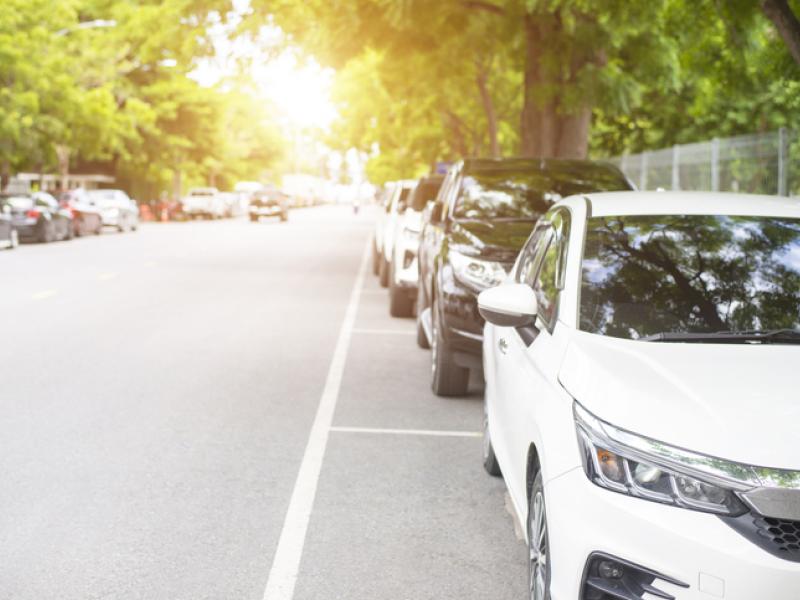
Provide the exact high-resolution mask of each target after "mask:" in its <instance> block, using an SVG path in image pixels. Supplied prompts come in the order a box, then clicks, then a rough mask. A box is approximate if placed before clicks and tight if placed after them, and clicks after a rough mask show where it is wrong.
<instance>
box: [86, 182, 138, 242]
mask: <svg viewBox="0 0 800 600" xmlns="http://www.w3.org/2000/svg"><path fill="white" fill-rule="evenodd" d="M87 198H88V200H89V202H90V203H91V204H92V205H93V206H96V207H97V208H98V209H99V210H100V217H101V218H102V220H103V226H105V227H115V228H116V229H118V230H119V231H123V232H124V231H136V230H137V229H138V228H139V206H138V205H137V204H136V202H135V201H134V200H131V198H130V196H128V194H126V193H125V192H123V191H122V190H105V189H104V190H89V191H88V192H87Z"/></svg>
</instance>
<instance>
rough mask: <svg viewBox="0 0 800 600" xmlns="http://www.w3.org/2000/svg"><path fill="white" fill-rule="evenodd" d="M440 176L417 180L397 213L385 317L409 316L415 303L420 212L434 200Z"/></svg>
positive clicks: (442, 178)
mask: <svg viewBox="0 0 800 600" xmlns="http://www.w3.org/2000/svg"><path fill="white" fill-rule="evenodd" d="M443 180H444V177H443V176H441V175H431V176H429V177H424V178H423V179H420V180H419V183H417V185H416V186H414V189H413V190H412V191H411V193H410V194H409V196H408V202H407V205H406V209H405V210H404V211H403V212H402V213H398V215H397V218H396V224H395V232H394V235H393V236H392V240H393V242H394V247H393V248H392V249H390V251H389V252H390V255H391V257H392V258H391V260H390V261H389V314H390V315H392V316H393V317H411V316H413V314H414V304H415V303H416V301H417V283H418V281H419V269H418V267H417V251H418V250H419V235H420V231H421V229H422V211H423V210H424V208H425V207H426V206H427V204H428V202H431V201H433V200H434V199H435V198H436V194H437V193H438V192H439V188H441V187H442V181H443Z"/></svg>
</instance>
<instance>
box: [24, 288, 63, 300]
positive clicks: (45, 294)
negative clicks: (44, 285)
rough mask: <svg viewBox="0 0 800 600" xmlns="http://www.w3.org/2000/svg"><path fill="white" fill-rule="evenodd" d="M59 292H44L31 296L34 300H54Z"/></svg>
mask: <svg viewBox="0 0 800 600" xmlns="http://www.w3.org/2000/svg"><path fill="white" fill-rule="evenodd" d="M57 293H58V292H56V291H55V290H42V291H41V292H36V293H35V294H33V295H32V296H31V298H33V299H34V300H44V299H45V298H52V297H53V296H55V295H56V294H57Z"/></svg>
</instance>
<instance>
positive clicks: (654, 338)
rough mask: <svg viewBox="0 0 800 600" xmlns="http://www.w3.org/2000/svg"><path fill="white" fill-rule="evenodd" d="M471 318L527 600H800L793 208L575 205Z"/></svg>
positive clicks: (695, 200)
mask: <svg viewBox="0 0 800 600" xmlns="http://www.w3.org/2000/svg"><path fill="white" fill-rule="evenodd" d="M479 310H480V312H481V314H482V315H483V316H484V318H485V319H486V320H487V325H486V327H485V332H484V333H485V335H484V359H483V360H484V370H485V376H486V401H485V407H486V409H485V410H486V417H487V418H486V427H485V439H484V466H485V467H486V469H487V470H488V471H489V472H490V473H492V474H495V475H497V474H500V473H502V476H503V477H504V479H505V482H506V485H507V487H508V490H509V494H510V496H511V499H512V501H513V505H514V507H515V509H516V512H517V515H518V516H519V518H520V521H521V522H523V523H527V527H526V537H527V540H528V546H529V551H530V552H529V556H530V566H531V568H530V574H531V578H530V590H531V591H530V598H532V599H536V600H540V599H553V600H556V599H557V600H567V599H569V600H578V599H580V600H610V599H622V600H636V599H638V598H647V599H655V598H665V599H668V598H677V599H679V600H701V599H703V600H711V599H713V598H723V599H725V600H756V599H759V600H761V599H763V600H797V598H798V597H800V443H798V442H799V441H800V435H799V434H798V430H799V426H800V401H798V398H797V395H798V383H797V382H798V379H797V374H796V373H795V370H794V369H795V368H796V366H793V365H797V364H800V345H798V344H800V203H798V202H797V201H795V200H790V199H788V198H781V197H771V196H747V195H734V194H700V193H657V192H653V193H640V192H622V193H607V194H591V195H588V196H585V197H583V196H581V197H576V196H573V197H570V198H567V199H564V200H562V201H560V202H559V203H558V204H556V205H555V206H554V207H553V208H552V209H551V210H550V211H549V212H548V213H547V215H546V216H545V217H544V218H543V219H542V220H541V221H540V222H539V223H538V224H537V226H536V227H535V229H534V232H533V234H532V235H531V237H530V239H529V240H528V242H527V243H526V245H525V247H524V248H523V250H522V252H521V253H520V255H519V258H518V259H517V263H516V265H515V267H514V269H513V271H512V272H511V274H510V275H509V276H508V279H507V280H506V282H505V283H503V284H502V285H500V286H498V287H495V288H491V289H489V290H486V291H484V292H482V293H481V295H480V296H479Z"/></svg>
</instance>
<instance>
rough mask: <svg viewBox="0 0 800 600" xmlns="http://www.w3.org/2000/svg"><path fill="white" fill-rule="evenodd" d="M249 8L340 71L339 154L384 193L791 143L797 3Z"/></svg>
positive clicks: (389, 1) (317, 0) (799, 43)
mask: <svg viewBox="0 0 800 600" xmlns="http://www.w3.org/2000/svg"><path fill="white" fill-rule="evenodd" d="M253 6H254V7H255V8H256V14H255V15H254V18H255V19H262V18H264V16H265V15H267V14H270V15H274V17H275V19H276V22H277V23H278V24H279V25H280V26H281V27H282V28H283V29H284V30H285V31H287V32H288V33H289V34H291V35H292V36H293V39H294V41H295V42H296V43H298V44H299V45H300V46H301V47H303V48H305V49H307V50H308V51H309V52H311V53H313V54H314V55H315V56H316V57H317V58H318V60H322V61H324V62H326V63H327V64H330V65H332V66H334V67H336V68H337V69H339V72H340V77H339V78H338V89H337V99H338V101H339V103H340V106H341V112H342V114H343V116H344V117H345V118H344V119H343V120H342V121H341V128H340V129H339V130H338V131H337V138H336V141H337V142H338V143H341V144H344V145H348V144H352V145H355V146H357V147H359V148H361V149H362V150H364V151H367V152H369V151H374V149H375V148H379V149H380V153H379V154H377V153H375V154H374V158H373V160H372V161H371V163H370V164H369V169H370V171H371V173H372V174H373V176H374V177H375V178H376V179H378V180H385V179H391V178H396V177H401V176H408V175H410V174H412V173H413V172H414V171H420V170H424V169H425V168H426V167H427V166H428V165H429V164H430V163H431V162H432V161H434V160H436V159H439V160H441V159H454V158H457V157H459V156H464V155H499V154H523V155H529V156H540V155H545V156H561V157H583V156H586V155H591V156H595V157H603V156H610V155H616V154H619V153H621V152H623V151H630V152H637V151H640V150H643V149H652V148H658V147H663V146H665V145H669V144H672V143H677V142H685V141H690V140H691V141H696V140H702V139H709V138H712V137H715V136H722V135H731V134H738V133H751V132H755V131H765V130H770V129H775V128H777V127H782V126H786V127H792V128H795V129H798V130H800V111H799V110H798V108H800V106H798V102H800V101H799V100H798V98H800V96H798V94H797V90H798V85H800V67H798V61H800V24H798V22H797V19H796V17H795V15H796V14H798V8H800V3H798V2H796V0H791V1H789V2H787V0H761V1H760V2H756V1H755V0H726V1H725V2H720V1H719V0H648V1H646V2H645V1H638V2H630V1H628V0H441V1H439V2H429V1H427V0H359V1H355V2H353V1H348V0H338V1H331V0H306V1H305V2H294V1H292V0H253ZM790 50H791V51H790ZM793 56H794V58H793Z"/></svg>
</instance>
